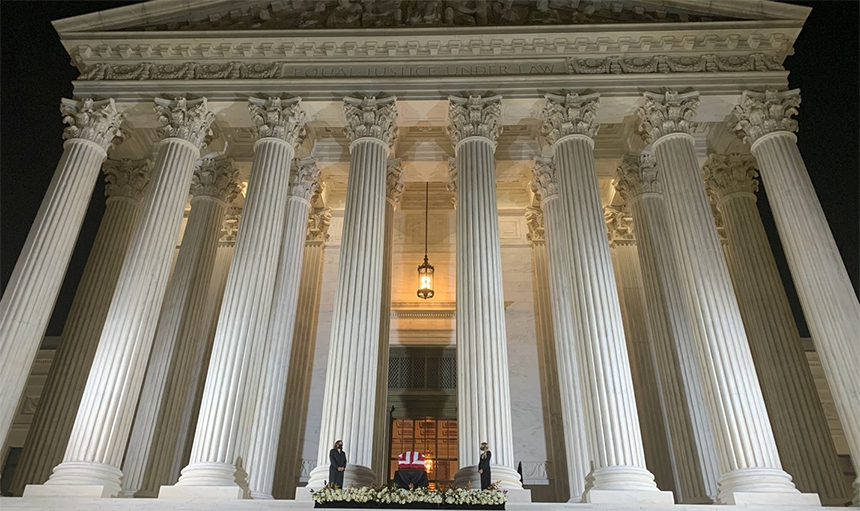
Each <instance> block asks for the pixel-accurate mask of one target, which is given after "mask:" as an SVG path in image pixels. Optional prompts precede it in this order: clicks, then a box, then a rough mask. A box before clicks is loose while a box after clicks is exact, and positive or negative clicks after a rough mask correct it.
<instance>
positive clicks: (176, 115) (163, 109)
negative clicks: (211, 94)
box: [155, 98, 215, 149]
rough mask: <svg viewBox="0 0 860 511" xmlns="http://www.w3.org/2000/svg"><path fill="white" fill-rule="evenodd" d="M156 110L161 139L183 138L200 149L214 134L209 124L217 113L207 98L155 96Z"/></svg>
mask: <svg viewBox="0 0 860 511" xmlns="http://www.w3.org/2000/svg"><path fill="white" fill-rule="evenodd" d="M155 112H156V113H157V114H158V122H160V123H161V127H159V128H156V130H155V131H156V133H157V134H158V136H159V137H160V138H161V139H165V138H181V139H182V140H187V141H188V142H191V143H192V144H194V146H195V147H197V148H198V149H199V148H200V147H203V145H204V144H205V143H206V142H207V138H209V137H211V136H212V130H210V129H209V126H211V125H212V121H214V120H215V114H214V113H212V112H210V111H209V106H208V104H207V103H206V98H200V99H193V100H190V101H189V100H188V99H186V98H174V99H163V98H155Z"/></svg>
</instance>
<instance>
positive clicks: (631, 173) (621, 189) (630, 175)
mask: <svg viewBox="0 0 860 511" xmlns="http://www.w3.org/2000/svg"><path fill="white" fill-rule="evenodd" d="M617 174H618V177H617V179H616V180H615V189H616V190H617V191H618V193H619V194H620V195H621V198H623V199H624V202H626V203H629V202H630V201H632V200H635V199H637V198H639V197H641V196H642V195H644V194H646V193H658V194H662V193H663V184H662V183H661V182H660V181H659V180H658V172H657V161H656V160H655V158H654V155H653V154H651V153H650V152H647V151H646V152H643V153H642V154H641V155H639V157H638V158H637V157H635V156H625V157H624V160H623V161H622V162H621V165H619V166H618V169H617Z"/></svg>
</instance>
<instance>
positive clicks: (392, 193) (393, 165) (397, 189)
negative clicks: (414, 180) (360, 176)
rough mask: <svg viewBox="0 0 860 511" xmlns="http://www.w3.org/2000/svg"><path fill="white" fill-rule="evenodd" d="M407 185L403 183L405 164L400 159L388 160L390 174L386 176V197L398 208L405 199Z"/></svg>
mask: <svg viewBox="0 0 860 511" xmlns="http://www.w3.org/2000/svg"><path fill="white" fill-rule="evenodd" d="M404 189H406V184H405V183H404V182H403V164H402V162H401V161H400V158H389V159H388V172H387V173H386V175H385V197H386V198H387V199H388V202H390V203H391V204H392V205H394V206H395V207H397V205H398V204H400V199H401V198H402V197H403V190H404Z"/></svg>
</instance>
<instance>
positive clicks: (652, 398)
mask: <svg viewBox="0 0 860 511" xmlns="http://www.w3.org/2000/svg"><path fill="white" fill-rule="evenodd" d="M603 212H604V217H605V218H606V227H607V229H608V231H609V246H610V253H611V255H612V268H613V270H614V271H615V282H616V284H617V286H618V301H619V303H620V305H621V319H622V322H623V324H624V334H625V337H626V338H627V350H628V353H629V356H630V375H631V377H632V378H633V388H634V393H635V395H636V409H637V411H638V414H639V424H640V427H641V428H642V444H643V448H644V449H645V463H646V465H647V467H648V469H649V470H650V471H651V473H653V474H654V480H655V482H656V483H657V486H658V487H659V488H660V489H663V490H671V491H672V492H673V493H674V492H675V490H676V484H675V474H674V470H673V466H672V459H671V456H670V454H669V443H668V439H667V436H666V422H665V420H664V418H663V417H664V415H665V410H664V408H663V403H662V400H661V399H660V394H659V391H658V384H657V379H658V377H657V374H656V371H655V367H654V357H653V352H652V345H653V342H654V341H653V339H651V336H650V334H649V331H648V324H647V321H646V319H645V301H646V300H645V292H644V290H643V285H642V272H641V269H640V267H639V257H638V253H639V250H638V249H637V246H636V240H635V239H634V236H633V220H632V218H631V217H630V213H629V212H628V211H626V210H624V209H618V208H615V207H612V206H606V207H604V210H603Z"/></svg>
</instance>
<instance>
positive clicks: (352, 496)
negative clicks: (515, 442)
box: [311, 484, 508, 507]
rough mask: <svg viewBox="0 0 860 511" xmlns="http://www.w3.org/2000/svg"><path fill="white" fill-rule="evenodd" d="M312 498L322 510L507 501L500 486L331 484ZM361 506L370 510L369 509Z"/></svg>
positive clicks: (482, 504)
mask: <svg viewBox="0 0 860 511" xmlns="http://www.w3.org/2000/svg"><path fill="white" fill-rule="evenodd" d="M311 495H312V497H313V499H314V502H316V503H317V504H318V505H319V506H320V507H324V505H325V504H329V503H334V502H338V503H355V504H364V505H367V504H370V505H373V504H376V505H380V504H382V505H383V506H384V507H391V506H392V505H395V506H396V505H407V504H427V505H428V507H457V506H502V505H504V504H505V502H507V500H508V497H507V495H506V492H505V491H504V490H502V489H500V488H499V487H498V486H497V485H495V484H494V485H492V486H490V488H489V489H486V490H472V489H467V488H447V489H441V490H430V489H428V488H410V489H403V488H395V487H393V486H382V487H372V486H363V487H360V488H356V487H349V488H339V487H337V486H333V485H327V486H324V487H323V488H320V489H319V490H316V491H314V490H311ZM364 505H363V506H361V507H366V506H364Z"/></svg>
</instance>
